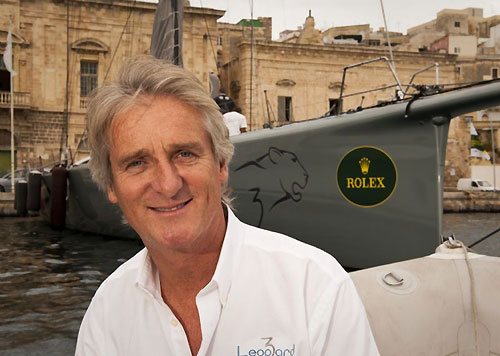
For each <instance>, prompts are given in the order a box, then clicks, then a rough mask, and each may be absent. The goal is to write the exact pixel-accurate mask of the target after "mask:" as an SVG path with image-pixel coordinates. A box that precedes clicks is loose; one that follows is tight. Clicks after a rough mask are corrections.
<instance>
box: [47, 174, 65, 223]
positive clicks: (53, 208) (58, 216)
mask: <svg viewBox="0 0 500 356" xmlns="http://www.w3.org/2000/svg"><path fill="white" fill-rule="evenodd" d="M51 172H52V189H51V192H50V226H51V227H52V228H53V229H54V230H64V227H65V225H66V189H67V177H68V171H67V170H66V168H64V167H54V168H52V171H51Z"/></svg>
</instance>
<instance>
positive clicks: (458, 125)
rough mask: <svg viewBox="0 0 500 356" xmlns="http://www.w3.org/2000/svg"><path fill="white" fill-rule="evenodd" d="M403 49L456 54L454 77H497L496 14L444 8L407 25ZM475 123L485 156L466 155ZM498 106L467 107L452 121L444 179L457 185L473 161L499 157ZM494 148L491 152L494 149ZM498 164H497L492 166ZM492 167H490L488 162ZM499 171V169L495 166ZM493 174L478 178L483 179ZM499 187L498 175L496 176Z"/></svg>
mask: <svg viewBox="0 0 500 356" xmlns="http://www.w3.org/2000/svg"><path fill="white" fill-rule="evenodd" d="M408 37H409V40H408V47H407V48H408V49H410V50H416V49H420V50H421V51H436V52H439V53H450V54H455V55H456V56H457V59H456V63H455V71H456V74H457V78H456V79H457V80H456V82H458V83H474V82H480V81H483V80H491V79H497V78H498V77H499V68H500V16H499V15H495V16H490V17H488V18H485V17H483V10H482V9H479V8H467V9H463V10H450V9H445V10H442V11H440V12H439V13H438V14H437V17H436V19H434V20H432V21H429V22H427V23H424V24H422V25H419V26H416V27H413V28H410V29H408ZM471 125H474V127H475V128H476V130H477V131H478V134H479V136H480V138H481V141H482V143H483V145H484V148H485V149H486V150H487V151H488V152H489V155H490V157H491V159H490V160H485V159H481V158H471V157H469V155H470V127H471ZM499 129H500V108H499V107H495V108H490V109H487V110H482V111H479V112H475V113H471V114H470V115H466V116H464V117H461V118H458V119H455V120H453V121H452V125H451V128H450V133H449V140H448V152H447V162H446V175H445V185H448V186H456V182H457V181H458V179H459V178H462V177H471V176H476V175H477V174H479V173H478V172H479V171H482V169H477V167H476V166H484V165H491V164H492V163H493V158H495V161H496V162H499V158H500V155H499V152H500V150H499V149H498V147H499V143H500V134H499V133H500V130H499ZM493 151H495V152H493ZM497 168H498V167H497ZM492 169H493V167H492ZM497 171H498V173H499V174H500V170H499V169H497ZM492 176H493V174H491V176H490V175H488V176H480V177H478V178H483V179H488V180H489V181H490V182H491V183H493V180H492V179H491V178H492ZM497 186H499V187H500V179H499V181H497Z"/></svg>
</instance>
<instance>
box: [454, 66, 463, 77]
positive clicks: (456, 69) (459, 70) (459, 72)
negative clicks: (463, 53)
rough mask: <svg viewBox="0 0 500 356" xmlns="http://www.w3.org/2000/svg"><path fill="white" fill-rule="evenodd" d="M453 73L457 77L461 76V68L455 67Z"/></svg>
mask: <svg viewBox="0 0 500 356" xmlns="http://www.w3.org/2000/svg"><path fill="white" fill-rule="evenodd" d="M455 72H456V73H457V75H461V74H462V67H460V66H456V67H455Z"/></svg>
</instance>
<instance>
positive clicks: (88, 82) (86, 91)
mask: <svg viewBox="0 0 500 356" xmlns="http://www.w3.org/2000/svg"><path fill="white" fill-rule="evenodd" d="M95 88H97V62H92V61H81V62H80V97H87V96H89V95H90V93H91V92H92V90H94V89H95Z"/></svg>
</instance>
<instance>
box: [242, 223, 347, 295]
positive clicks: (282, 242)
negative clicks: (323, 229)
mask: <svg viewBox="0 0 500 356" xmlns="http://www.w3.org/2000/svg"><path fill="white" fill-rule="evenodd" d="M242 224H243V223H242ZM243 225H244V230H245V240H244V241H245V242H244V250H245V251H246V252H245V253H246V254H251V255H253V256H254V257H255V258H259V259H262V260H265V261H267V263H268V264H271V265H274V266H276V267H278V268H280V269H281V270H282V271H285V273H287V272H286V271H291V272H290V273H291V274H293V275H295V276H296V277H297V276H300V275H301V274H302V273H304V274H305V275H304V277H306V279H307V280H309V281H310V282H317V283H324V282H327V281H329V282H331V283H333V284H334V285H339V284H341V283H343V282H344V281H345V280H348V279H349V275H348V274H347V273H346V272H345V270H344V269H343V268H342V266H341V265H340V264H339V263H338V262H337V260H336V259H335V258H334V257H333V256H332V255H330V254H328V253H326V252H325V251H323V250H320V249H319V248H317V247H314V246H311V245H308V244H306V243H304V242H301V241H299V240H297V239H295V238H292V237H290V236H287V235H284V234H280V233H277V232H273V231H269V230H264V229H260V228H257V227H254V226H250V225H246V224H243ZM297 273H298V275H296V274H297ZM291 277H293V276H291Z"/></svg>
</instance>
